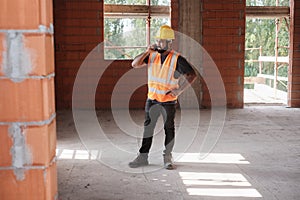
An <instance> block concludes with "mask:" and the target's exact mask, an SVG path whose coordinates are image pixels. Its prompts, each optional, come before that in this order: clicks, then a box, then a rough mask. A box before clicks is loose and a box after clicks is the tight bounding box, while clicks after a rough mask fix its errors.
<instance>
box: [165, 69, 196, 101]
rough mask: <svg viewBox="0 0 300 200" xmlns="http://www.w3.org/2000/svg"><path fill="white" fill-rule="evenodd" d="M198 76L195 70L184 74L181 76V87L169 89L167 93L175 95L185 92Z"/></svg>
mask: <svg viewBox="0 0 300 200" xmlns="http://www.w3.org/2000/svg"><path fill="white" fill-rule="evenodd" d="M196 78H197V76H196V73H195V71H194V70H192V71H190V72H188V73H186V74H183V75H181V76H180V77H179V79H180V80H179V88H177V89H173V90H171V91H169V92H168V93H167V94H172V95H173V96H179V95H180V94H181V93H183V92H184V91H185V90H186V89H187V88H188V87H190V86H191V84H192V83H193V82H194V81H195V80H196Z"/></svg>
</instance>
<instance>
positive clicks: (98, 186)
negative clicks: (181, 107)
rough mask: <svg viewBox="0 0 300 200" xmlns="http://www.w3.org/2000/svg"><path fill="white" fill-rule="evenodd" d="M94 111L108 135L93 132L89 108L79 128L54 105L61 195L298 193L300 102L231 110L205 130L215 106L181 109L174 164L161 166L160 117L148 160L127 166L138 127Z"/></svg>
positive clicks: (126, 198)
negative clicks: (207, 150) (207, 149)
mask: <svg viewBox="0 0 300 200" xmlns="http://www.w3.org/2000/svg"><path fill="white" fill-rule="evenodd" d="M130 114H131V117H132V119H133V121H134V122H135V123H136V124H140V125H141V124H142V123H143V117H144V113H143V111H142V110H136V111H132V112H131V113H130ZM97 116H98V121H99V124H100V127H101V131H103V133H105V137H106V138H104V137H103V135H102V136H101V135H100V134H99V135H97V134H95V133H94V134H90V132H93V130H92V129H94V127H93V126H94V125H93V124H90V123H89V120H88V118H87V117H86V116H85V114H83V116H82V118H81V119H80V122H82V123H83V124H86V126H85V127H79V129H78V131H76V129H75V125H74V121H73V119H72V112H71V111H58V113H57V130H58V132H57V136H58V145H57V158H58V182H59V185H58V190H59V199H60V200H68V199H70V200H77V199H78V200H79V199H80V200H121V199H122V200H132V199H134V200H135V199H138V200H140V199H143V200H150V199H151V200H154V199H155V200H169V199H172V200H173V199H174V200H177V199H178V200H179V199H191V200H193V199H205V200H206V199H209V200H212V199H215V200H219V199H222V200H223V199H242V200H243V199H267V200H273V199H279V200H293V199H294V200H299V199H300V190H299V185H300V123H299V121H300V109H293V108H286V107H283V106H245V108H244V109H234V110H227V112H226V119H225V121H224V127H223V129H222V134H221V135H220V137H219V135H218V134H215V135H213V133H211V132H209V134H210V135H209V136H206V137H205V134H207V131H208V130H210V129H209V128H212V130H217V129H214V128H216V127H217V128H218V126H219V125H216V124H210V121H211V119H212V113H211V111H210V110H201V111H200V114H199V112H198V111H193V110H188V111H184V112H183V111H181V112H180V111H179V112H178V113H177V118H176V121H177V124H180V127H179V126H178V127H177V129H178V131H177V140H176V144H175V149H174V152H175V153H174V158H175V161H176V162H175V163H176V164H177V169H176V170H173V171H168V170H165V169H162V158H161V151H162V144H163V143H162V141H163V132H161V127H162V124H161V123H159V124H158V126H157V130H156V132H157V134H156V135H155V137H154V144H153V148H152V152H151V154H150V165H149V166H147V167H143V168H139V169H130V168H128V166H127V163H128V162H129V161H131V160H132V159H133V158H134V157H135V156H136V152H137V149H138V146H139V145H140V142H139V140H137V139H136V137H135V136H136V135H140V133H139V132H140V131H141V127H139V126H136V127H135V128H134V130H135V131H133V132H135V133H126V130H125V129H126V123H125V124H123V125H122V126H124V125H125V126H124V127H125V128H124V131H122V130H120V128H119V127H118V126H117V125H116V123H115V122H114V117H113V115H112V114H111V113H110V112H108V111H97ZM197 116H200V121H199V122H197V120H195V119H196V118H197ZM183 118H184V119H186V120H187V121H185V120H184V119H183ZM125 121H126V120H125ZM181 122H184V123H181ZM127 125H128V126H127V128H128V127H130V126H132V125H131V124H130V123H129V124H127ZM219 128H220V127H219ZM221 128H222V127H221ZM129 129H130V128H129ZM94 130H97V129H94ZM77 132H79V134H77ZM127 132H128V131H127ZM84 134H87V135H84ZM131 134H132V135H131ZM134 135H135V136H134ZM80 138H81V139H80ZM204 138H206V140H204ZM216 138H217V139H218V140H217V141H216V142H217V143H216V145H215V146H214V148H213V149H212V151H211V152H210V154H208V155H207V156H206V157H204V158H201V159H199V152H200V150H201V147H203V146H205V145H203V141H207V140H210V142H211V143H207V144H209V145H212V144H214V142H215V139H216ZM109 143H110V144H109ZM111 144H113V145H111ZM86 148H87V150H89V152H91V153H90V154H88V153H87V151H86ZM201 155H202V154H201Z"/></svg>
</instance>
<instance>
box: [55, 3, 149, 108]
mask: <svg viewBox="0 0 300 200" xmlns="http://www.w3.org/2000/svg"><path fill="white" fill-rule="evenodd" d="M54 15H55V43H56V45H55V47H56V54H55V56H56V63H55V64H56V82H55V83H56V101H57V108H58V109H69V108H71V107H72V91H73V85H74V81H75V78H76V74H77V72H78V70H79V68H80V66H81V64H82V63H83V61H84V59H85V58H86V57H87V56H88V55H89V53H90V52H91V51H92V50H93V49H94V48H95V47H96V46H97V45H99V44H100V43H102V42H103V1H98V0H64V1H61V0H55V3H54ZM96 53H97V52H96ZM96 59H97V64H95V66H93V67H92V68H93V70H95V71H94V72H95V73H92V72H91V73H89V74H88V75H87V77H86V78H87V81H86V83H84V85H82V87H86V88H88V87H91V86H92V85H89V80H95V79H98V78H99V77H97V76H96V71H97V70H98V71H99V70H100V69H101V67H105V68H106V70H105V72H104V73H103V75H102V77H101V79H100V81H99V83H98V88H97V92H96V94H95V106H96V108H99V109H108V108H110V106H111V96H112V91H113V89H114V86H115V84H116V83H117V82H118V80H119V79H120V78H121V77H122V75H124V73H126V72H127V71H128V70H130V69H131V61H128V60H127V61H114V62H113V63H111V64H110V65H109V66H103V63H104V61H103V63H101V62H102V60H103V53H102V51H100V52H99V55H98V57H97V58H96ZM146 89H147V88H146V87H145V86H144V87H142V88H141V89H139V90H138V91H136V92H135V93H134V94H133V96H132V101H131V102H130V107H131V108H142V107H144V103H145V98H146ZM86 98H88V97H86V96H84V95H83V96H82V98H81V99H80V101H81V102H79V104H80V105H81V106H83V105H84V102H85V101H87V99H86ZM121 103H122V99H120V104H121Z"/></svg>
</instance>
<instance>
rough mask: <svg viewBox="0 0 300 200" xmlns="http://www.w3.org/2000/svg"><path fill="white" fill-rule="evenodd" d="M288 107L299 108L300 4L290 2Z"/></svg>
mask: <svg viewBox="0 0 300 200" xmlns="http://www.w3.org/2000/svg"><path fill="white" fill-rule="evenodd" d="M290 40H291V41H290V48H291V51H290V68H289V75H288V76H289V84H288V87H289V95H288V106H290V107H300V2H299V1H296V0H294V1H291V29H290Z"/></svg>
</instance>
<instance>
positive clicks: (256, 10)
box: [246, 6, 290, 18]
mask: <svg viewBox="0 0 300 200" xmlns="http://www.w3.org/2000/svg"><path fill="white" fill-rule="evenodd" d="M289 16H290V8H289V7H288V6H246V17H247V18H281V17H289Z"/></svg>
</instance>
